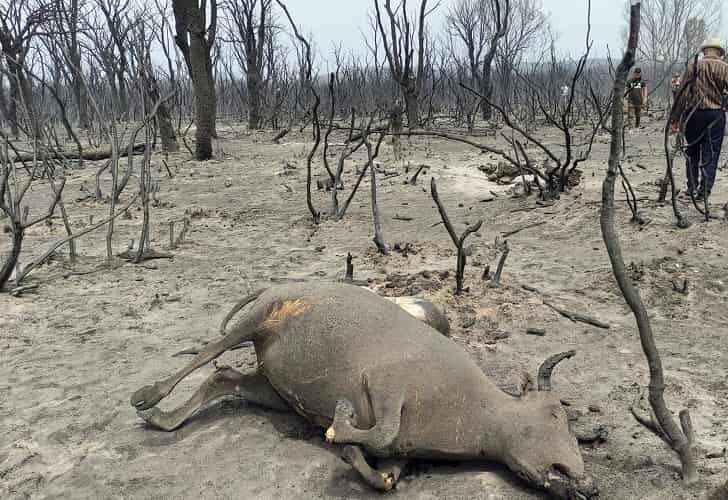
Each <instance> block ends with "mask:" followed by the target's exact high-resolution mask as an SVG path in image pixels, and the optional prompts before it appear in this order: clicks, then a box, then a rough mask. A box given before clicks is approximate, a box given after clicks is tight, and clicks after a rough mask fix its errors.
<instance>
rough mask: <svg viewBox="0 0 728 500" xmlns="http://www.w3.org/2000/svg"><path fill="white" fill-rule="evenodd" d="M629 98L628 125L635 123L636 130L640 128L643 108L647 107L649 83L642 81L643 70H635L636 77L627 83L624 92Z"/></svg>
mask: <svg viewBox="0 0 728 500" xmlns="http://www.w3.org/2000/svg"><path fill="white" fill-rule="evenodd" d="M624 97H626V98H627V106H628V108H627V111H628V115H627V124H628V125H630V124H632V123H634V126H635V128H640V118H641V117H642V108H646V107H647V82H646V81H645V80H643V79H642V70H641V69H640V68H635V70H634V76H633V77H632V78H631V79H630V80H629V81H628V82H627V88H626V89H625V92H624Z"/></svg>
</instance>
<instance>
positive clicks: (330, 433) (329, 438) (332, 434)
mask: <svg viewBox="0 0 728 500" xmlns="http://www.w3.org/2000/svg"><path fill="white" fill-rule="evenodd" d="M334 439H336V431H335V430H334V428H333V427H329V428H328V429H326V442H327V443H333V442H334Z"/></svg>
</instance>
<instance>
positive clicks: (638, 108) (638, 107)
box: [634, 104, 642, 128]
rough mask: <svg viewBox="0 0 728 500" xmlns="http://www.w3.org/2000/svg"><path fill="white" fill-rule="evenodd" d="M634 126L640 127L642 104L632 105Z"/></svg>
mask: <svg viewBox="0 0 728 500" xmlns="http://www.w3.org/2000/svg"><path fill="white" fill-rule="evenodd" d="M634 117H635V118H634V127H635V128H640V119H641V118H642V105H641V104H637V105H635V107H634Z"/></svg>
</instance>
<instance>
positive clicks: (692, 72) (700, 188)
mask: <svg viewBox="0 0 728 500" xmlns="http://www.w3.org/2000/svg"><path fill="white" fill-rule="evenodd" d="M701 50H702V52H703V58H702V59H701V60H699V61H698V63H697V66H696V65H695V64H691V65H690V66H689V67H688V69H687V71H686V72H685V74H684V75H683V77H682V81H683V82H687V84H688V85H690V86H691V87H689V88H688V89H687V91H685V92H683V94H682V95H681V97H680V100H679V102H678V103H677V105H676V106H675V109H674V112H673V114H672V116H671V117H670V120H671V123H672V130H673V132H677V131H679V130H680V126H681V125H682V124H683V123H684V125H685V140H686V142H687V150H686V167H687V178H688V190H689V191H690V192H691V193H692V195H693V196H694V197H696V198H697V199H701V200H702V199H704V198H706V197H708V196H709V195H710V192H711V190H712V189H713V184H714V183H715V176H716V171H717V170H718V160H719V158H720V152H721V149H722V146H723V135H724V133H725V126H726V120H725V111H724V109H723V94H724V93H725V92H726V91H728V64H726V63H725V62H723V56H724V55H725V49H723V45H722V43H721V41H720V40H719V39H715V38H713V39H709V40H706V41H705V42H704V43H703V46H702V49H701Z"/></svg>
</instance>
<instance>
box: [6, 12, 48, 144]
mask: <svg viewBox="0 0 728 500" xmlns="http://www.w3.org/2000/svg"><path fill="white" fill-rule="evenodd" d="M46 13H47V9H46V7H45V6H43V5H40V6H37V7H36V6H33V5H31V3H30V2H29V1H28V0H17V1H12V2H9V3H4V4H3V5H0V53H1V54H2V57H3V59H4V63H5V66H6V67H7V72H8V74H7V76H8V80H9V82H10V99H9V103H8V105H7V106H6V108H7V113H8V116H7V119H8V121H10V127H11V134H12V135H13V136H15V137H18V134H19V133H20V122H19V117H18V111H19V107H20V110H25V111H26V113H27V115H28V121H29V123H30V124H31V125H35V126H37V125H38V120H36V118H35V103H34V99H33V89H32V85H31V81H30V78H29V77H28V74H27V72H26V68H25V64H26V58H27V56H28V53H29V51H30V48H31V44H30V42H31V39H32V37H33V36H34V35H35V34H36V33H37V32H38V30H39V29H40V27H41V25H42V23H43V22H44V16H45V15H46ZM27 132H28V133H29V134H32V135H33V137H36V138H37V136H38V135H39V133H40V132H39V130H38V129H37V128H34V129H33V130H28V131H27Z"/></svg>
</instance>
